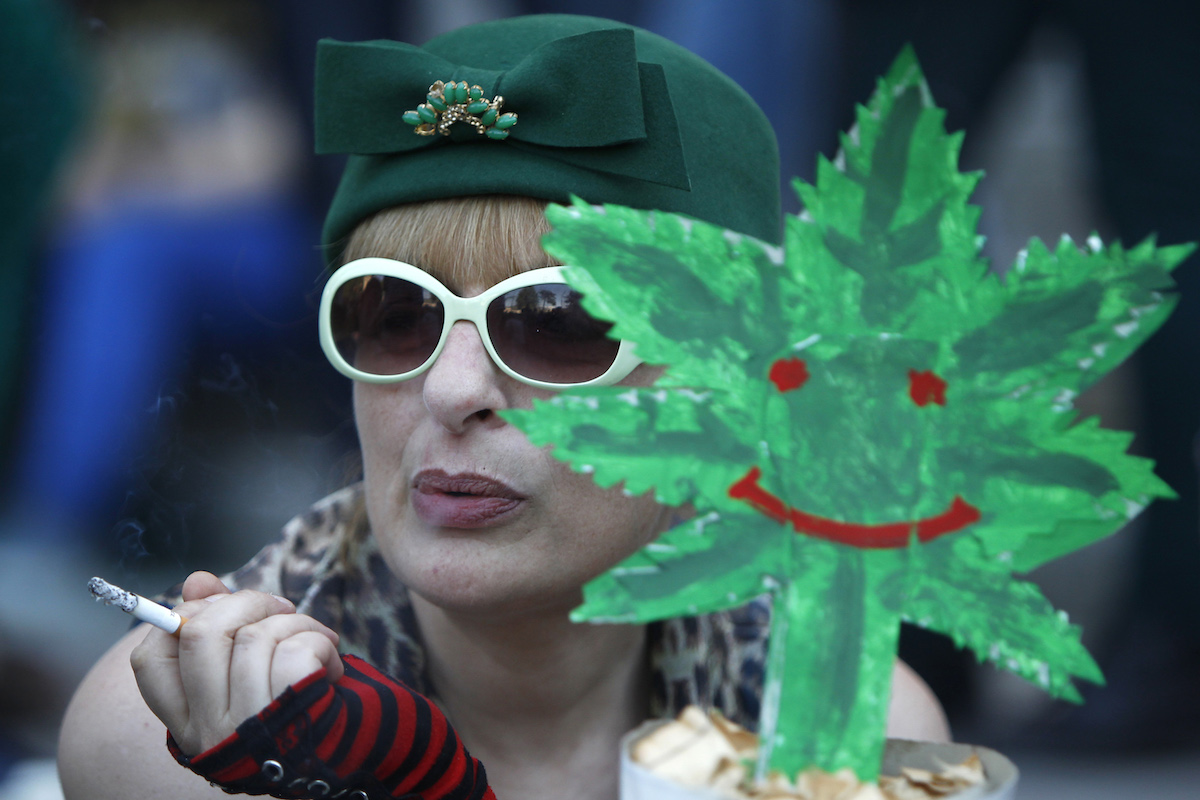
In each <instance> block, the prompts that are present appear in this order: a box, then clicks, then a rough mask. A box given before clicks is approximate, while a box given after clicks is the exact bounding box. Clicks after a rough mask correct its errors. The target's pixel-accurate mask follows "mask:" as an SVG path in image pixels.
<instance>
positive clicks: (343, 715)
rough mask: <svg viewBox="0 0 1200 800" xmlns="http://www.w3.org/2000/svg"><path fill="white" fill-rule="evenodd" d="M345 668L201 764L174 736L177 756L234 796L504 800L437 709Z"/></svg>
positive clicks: (270, 712) (349, 659)
mask: <svg viewBox="0 0 1200 800" xmlns="http://www.w3.org/2000/svg"><path fill="white" fill-rule="evenodd" d="M342 660H343V662H344V663H345V665H346V672H345V675H344V676H343V677H342V678H341V680H339V681H337V682H336V683H330V682H329V681H327V680H325V671H324V670H320V671H318V672H315V673H313V674H312V675H310V676H308V677H307V678H305V679H304V680H302V681H300V682H299V683H296V684H294V685H292V686H290V687H288V689H287V690H286V691H285V692H284V693H283V694H281V695H280V696H279V697H277V698H275V700H273V701H272V702H271V704H270V705H268V706H267V707H266V708H264V709H263V710H262V711H261V712H259V713H258V714H257V715H255V716H253V717H251V718H250V719H248V720H246V721H245V722H243V723H242V724H241V725H239V726H238V728H237V730H236V731H234V732H233V733H232V734H231V735H230V736H229V737H228V738H227V739H225V740H224V741H223V742H221V743H220V744H218V745H216V746H215V747H213V748H211V749H209V750H206V751H205V752H203V753H201V754H200V755H198V756H196V757H195V758H191V759H189V758H187V757H186V756H184V755H183V754H182V753H181V752H180V751H179V748H178V746H177V745H176V744H175V742H174V740H173V739H171V738H170V737H168V742H167V744H168V746H169V747H170V748H171V753H172V755H174V756H175V758H176V760H178V761H179V762H180V763H181V764H183V765H185V766H187V767H188V768H189V769H191V770H192V771H194V772H196V773H198V774H199V775H201V776H203V777H205V778H208V779H209V780H210V781H211V782H213V783H215V784H217V785H219V786H221V787H222V788H223V789H224V790H225V791H226V792H229V793H231V794H234V793H237V794H258V795H262V794H269V795H272V796H274V797H282V798H300V797H329V798H334V797H342V798H346V800H375V799H376V798H412V799H413V800H416V799H417V798H420V800H495V795H494V794H493V793H492V790H491V788H490V787H489V786H488V782H487V773H486V772H485V771H484V768H483V765H482V764H480V763H479V761H477V760H476V759H474V758H472V757H471V754H470V753H468V752H467V750H466V748H465V747H463V744H462V741H461V740H460V739H459V738H458V735H457V734H456V733H455V732H454V729H453V728H452V727H450V724H449V722H448V721H447V720H446V717H445V715H444V714H442V712H441V710H440V709H438V707H437V706H436V705H434V704H433V703H432V702H431V701H430V700H429V699H428V698H426V697H424V696H422V695H420V694H417V693H416V692H414V691H412V690H411V689H409V688H408V687H406V686H405V685H404V684H402V683H400V682H398V681H396V680H394V679H393V678H390V677H388V676H387V675H384V674H383V673H382V672H380V671H379V670H377V669H375V668H374V667H372V666H371V665H370V664H368V663H367V662H365V661H363V660H362V659H360V658H356V657H354V656H345V657H344V658H343V659H342Z"/></svg>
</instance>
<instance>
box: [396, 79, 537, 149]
mask: <svg viewBox="0 0 1200 800" xmlns="http://www.w3.org/2000/svg"><path fill="white" fill-rule="evenodd" d="M503 105H504V98H503V97H501V96H500V95H496V96H495V97H494V98H492V99H491V100H485V99H483V88H482V87H480V86H472V87H470V88H467V82H466V81H459V82H457V83H455V82H454V81H450V82H449V83H445V82H443V81H437V82H436V83H434V84H433V85H432V86H430V87H429V94H428V95H426V97H425V102H424V103H421V105H419V106H417V110H416V111H405V112H404V117H403V119H404V121H405V122H407V123H408V124H409V125H414V126H416V131H415V133H416V134H418V135H419V136H433V135H434V134H435V133H440V134H441V135H442V136H449V135H450V126H451V125H453V124H454V123H456V122H465V123H467V124H468V125H471V126H472V127H474V128H475V130H477V131H479V133H481V134H483V135H484V136H487V137H488V138H489V139H506V138H508V129H509V128H511V127H512V126H513V125H516V124H517V115H516V114H512V113H506V114H501V113H500V108H501V106H503Z"/></svg>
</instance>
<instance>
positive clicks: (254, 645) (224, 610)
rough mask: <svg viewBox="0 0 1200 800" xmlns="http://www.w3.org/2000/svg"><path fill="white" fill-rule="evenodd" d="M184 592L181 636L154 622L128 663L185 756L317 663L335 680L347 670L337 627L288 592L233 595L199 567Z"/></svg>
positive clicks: (225, 734) (205, 745) (224, 732)
mask: <svg viewBox="0 0 1200 800" xmlns="http://www.w3.org/2000/svg"><path fill="white" fill-rule="evenodd" d="M183 599H184V602H183V603H182V604H180V605H179V606H178V607H177V608H176V611H178V612H179V613H180V614H182V615H183V616H184V617H186V618H187V620H188V621H187V624H185V625H184V626H183V628H182V629H181V630H180V632H179V638H175V637H174V636H171V635H169V634H167V633H164V632H163V631H160V630H158V629H151V630H150V631H149V632H148V633H147V634H146V638H145V640H143V641H142V643H141V644H140V645H138V646H137V648H135V649H134V651H133V653H132V654H131V656H130V663H131V664H132V665H133V671H134V675H135V677H136V678H137V684H138V689H139V690H140V691H141V693H142V697H143V698H145V700H146V704H147V705H148V706H149V707H150V710H151V711H153V712H154V714H155V716H157V717H158V718H159V719H160V720H162V722H163V724H164V725H166V726H167V729H168V730H170V732H171V735H172V736H173V737H174V738H175V741H176V743H177V744H178V745H179V747H180V749H181V750H182V751H183V752H184V753H185V754H186V755H188V756H194V755H197V754H198V753H201V752H203V751H205V750H207V749H209V748H210V747H212V746H214V745H216V744H218V743H219V742H221V741H222V740H223V739H225V738H226V737H228V736H229V735H230V734H231V733H233V731H234V729H235V728H236V727H237V726H238V725H239V724H240V723H242V722H243V721H245V720H246V719H247V718H249V717H252V716H254V715H255V714H257V713H258V712H259V711H261V710H262V709H263V708H264V707H265V706H266V705H267V704H269V703H270V702H271V700H273V699H274V698H275V697H276V696H278V695H279V694H280V693H282V692H283V691H284V690H285V689H286V688H287V687H288V686H290V685H291V684H293V683H296V682H297V681H299V680H300V679H302V678H304V677H306V676H308V675H311V674H312V673H314V672H316V671H317V670H319V669H322V668H323V669H325V670H326V677H327V679H328V680H330V681H337V680H339V679H340V678H341V677H342V670H343V668H342V661H341V659H340V658H339V656H338V652H337V641H338V636H337V634H336V633H334V632H333V631H332V630H330V629H329V628H327V627H326V626H324V625H322V624H321V623H320V622H317V621H316V620H315V619H313V618H312V617H309V616H307V615H304V614H297V613H295V611H296V609H295V606H293V605H292V604H291V603H290V602H289V601H287V600H284V599H283V598H280V597H276V596H274V595H270V594H265V593H263V592H255V591H248V590H246V591H240V592H236V593H232V594H231V593H230V592H229V590H228V589H227V588H226V587H225V586H224V585H223V584H222V583H221V581H220V580H218V579H217V577H216V576H215V575H212V574H211V573H207V572H195V573H192V575H190V576H189V577H188V579H187V581H186V582H184V584H183Z"/></svg>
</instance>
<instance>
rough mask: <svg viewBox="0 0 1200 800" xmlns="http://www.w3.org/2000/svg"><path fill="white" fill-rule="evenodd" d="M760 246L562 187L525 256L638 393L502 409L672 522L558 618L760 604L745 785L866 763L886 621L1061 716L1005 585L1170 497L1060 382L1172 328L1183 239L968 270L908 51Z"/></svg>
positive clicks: (949, 186) (944, 159)
mask: <svg viewBox="0 0 1200 800" xmlns="http://www.w3.org/2000/svg"><path fill="white" fill-rule="evenodd" d="M856 120H857V122H856V124H855V126H854V128H853V129H852V130H851V131H849V132H848V133H846V134H845V135H844V136H843V137H842V140H841V141H842V149H841V151H840V152H839V153H838V155H837V157H836V158H834V159H833V160H825V159H822V160H821V161H820V162H819V163H818V169H817V179H816V183H815V184H814V185H807V184H804V183H797V185H796V187H797V191H798V193H799V195H800V198H801V200H802V201H803V203H804V211H803V212H802V213H801V214H800V215H799V216H796V217H789V218H788V219H787V220H786V221H785V223H786V229H785V240H784V247H783V249H782V250H780V249H779V248H774V247H771V246H769V245H766V244H763V243H761V242H758V241H755V240H753V239H750V238H748V237H745V236H742V235H739V234H735V233H731V232H730V231H727V230H724V229H721V228H717V227H715V226H712V225H709V224H707V223H704V222H700V221H697V220H692V219H686V218H683V217H679V216H676V215H672V214H667V213H662V212H654V211H640V210H634V209H629V208H622V207H616V206H605V207H603V208H596V207H592V206H589V205H587V204H585V203H583V202H581V201H578V200H576V201H575V202H573V204H572V205H570V206H567V207H551V208H550V209H549V210H548V212H547V214H548V217H549V219H550V222H551V224H552V226H553V230H552V231H551V233H549V234H548V235H547V236H546V238H545V246H546V248H547V249H548V250H549V251H550V252H551V253H552V254H553V255H555V256H556V257H557V258H559V259H561V260H562V261H563V262H564V263H568V264H572V265H574V267H575V268H574V269H572V270H571V271H570V273H569V280H571V281H572V282H573V283H574V284H575V285H576V286H577V288H579V290H580V291H581V292H583V294H584V296H585V297H584V303H585V305H586V307H587V308H588V309H589V311H590V312H591V313H593V314H595V315H596V316H598V317H601V318H604V319H606V320H611V321H612V322H613V323H614V329H613V332H612V335H614V336H616V337H621V338H625V339H628V340H631V341H632V342H634V343H635V344H636V345H637V348H638V353H639V355H641V356H642V357H643V358H644V359H645V360H646V361H648V362H651V363H655V364H661V365H663V366H665V373H664V374H663V375H662V377H661V378H660V379H659V380H658V382H657V384H656V385H655V386H654V387H652V388H649V389H630V388H625V387H609V388H605V389H578V390H572V391H567V392H563V393H561V394H560V395H558V396H556V397H554V398H553V399H551V400H549V401H546V402H541V403H538V404H537V405H536V406H535V408H534V409H532V410H529V411H508V412H505V416H506V418H507V419H509V420H511V421H512V422H514V424H517V425H519V426H520V427H521V428H523V429H524V430H525V431H526V432H527V433H528V434H529V436H530V438H531V439H532V440H533V441H534V442H536V443H537V444H539V445H552V446H553V448H554V449H553V452H554V453H555V455H556V456H558V457H560V458H563V459H564V460H566V461H568V462H569V463H570V464H571V466H572V467H573V468H574V469H577V470H581V471H590V472H592V473H593V474H594V475H595V477H596V480H597V481H598V482H599V483H600V484H602V485H604V486H611V485H615V484H617V483H619V482H622V481H623V482H624V484H625V487H626V489H628V490H629V491H632V492H635V493H641V492H644V491H650V490H653V491H655V492H656V494H657V497H658V498H659V500H660V501H661V502H663V503H666V504H669V505H679V504H683V503H689V504H690V507H691V508H694V509H695V514H696V516H695V517H694V518H693V519H692V520H691V521H688V522H684V523H682V524H680V525H677V526H676V527H675V528H673V529H672V530H670V531H668V532H667V533H666V534H664V535H663V536H662V537H661V538H660V539H659V540H658V541H656V542H655V543H653V544H651V545H649V546H648V547H646V548H645V549H643V550H642V551H640V552H638V553H636V554H634V555H633V556H631V557H630V558H628V559H627V560H626V561H624V562H622V563H621V564H619V565H617V566H616V567H615V568H613V569H612V570H610V571H609V572H608V573H606V574H605V575H603V576H601V577H600V578H598V579H596V580H595V581H594V582H592V583H591V584H589V585H588V586H587V587H585V603H584V605H583V606H582V607H581V608H580V609H578V610H577V611H576V612H575V615H574V616H575V618H576V619H592V620H606V621H631V622H635V621H647V620H654V619H661V618H664V617H669V616H676V615H686V614H695V613H703V612H706V611H712V610H716V609H721V608H728V607H732V606H735V605H737V604H741V603H744V602H746V601H747V600H748V599H749V598H751V597H753V596H754V595H756V594H759V593H765V594H769V595H770V596H771V597H772V600H773V606H774V607H773V612H772V614H773V616H772V628H771V643H770V653H769V656H768V665H767V680H766V697H765V699H764V708H763V718H762V720H761V721H760V733H761V735H762V737H763V742H764V747H763V757H762V762H761V763H760V775H761V774H764V773H765V771H766V770H767V769H779V770H783V771H785V772H788V773H795V772H796V771H797V770H799V769H802V768H805V767H808V766H812V765H816V766H820V767H822V768H825V769H837V768H840V767H847V766H848V767H851V768H852V769H854V770H855V772H857V773H858V775H859V776H860V777H862V778H866V779H870V778H873V777H874V776H875V775H876V774H877V772H878V765H879V755H880V752H881V748H882V745H883V741H884V726H885V722H886V715H887V705H888V693H889V690H890V689H889V687H890V675H891V667H892V662H893V660H894V657H895V647H896V640H897V636H898V629H899V624H900V622H901V621H902V620H911V621H913V622H914V623H916V624H919V625H923V626H925V627H927V628H930V629H932V630H937V631H941V632H942V633H945V634H947V635H948V636H950V637H951V638H952V639H953V640H954V641H955V642H957V643H958V644H960V645H962V646H964V647H968V648H970V649H971V650H973V651H974V652H975V653H976V654H977V655H978V656H979V657H980V658H981V659H982V660H987V661H990V662H992V663H994V664H996V665H997V666H998V667H1000V668H1002V669H1008V670H1012V671H1013V672H1015V673H1017V674H1019V675H1021V676H1023V677H1024V678H1026V679H1028V680H1030V681H1032V682H1034V683H1035V684H1037V685H1040V686H1042V687H1043V688H1045V689H1047V690H1048V691H1050V692H1051V693H1053V694H1055V695H1057V696H1060V697H1065V698H1067V699H1078V692H1077V690H1076V688H1075V687H1074V686H1073V684H1072V680H1073V679H1074V678H1082V679H1085V680H1090V681H1099V680H1100V679H1101V677H1100V674H1099V672H1098V670H1097V669H1096V665H1095V663H1094V662H1093V661H1092V659H1091V658H1090V656H1088V655H1087V653H1086V651H1085V650H1084V649H1083V647H1082V645H1081V644H1080V638H1079V631H1078V629H1076V628H1075V627H1073V626H1072V625H1070V623H1069V622H1068V621H1067V620H1066V619H1065V618H1064V617H1063V616H1062V615H1061V614H1059V613H1058V612H1056V611H1054V609H1053V608H1052V607H1051V606H1050V604H1049V603H1048V602H1047V601H1046V600H1045V598H1043V597H1042V595H1041V593H1040V592H1039V591H1038V590H1037V588H1036V587H1034V586H1033V585H1032V584H1029V583H1027V582H1024V581H1021V580H1019V579H1018V578H1017V577H1015V576H1016V574H1017V573H1020V572H1023V571H1026V570H1029V569H1032V568H1033V567H1035V566H1038V565H1040V564H1042V563H1045V562H1046V561H1048V560H1050V559H1052V558H1056V557H1058V556H1060V555H1062V554H1064V553H1067V552H1069V551H1071V550H1073V549H1076V548H1078V547H1081V546H1083V545H1085V544H1088V543H1089V542H1092V541H1095V540H1096V539H1098V538H1100V537H1103V536H1106V535H1108V534H1110V533H1112V532H1114V531H1115V530H1117V529H1118V528H1119V527H1120V526H1121V525H1123V524H1124V523H1125V522H1127V521H1128V520H1129V519H1131V518H1132V517H1133V516H1135V515H1136V514H1137V513H1138V512H1139V511H1140V510H1141V509H1142V508H1144V507H1145V506H1146V505H1147V504H1148V503H1149V502H1151V501H1152V500H1153V499H1154V498H1156V497H1168V496H1170V494H1171V491H1170V489H1169V488H1168V487H1166V486H1165V485H1164V484H1163V483H1162V482H1161V481H1159V480H1158V479H1157V478H1156V477H1155V476H1154V474H1153V472H1152V471H1151V465H1150V463H1149V462H1147V461H1145V460H1144V459H1140V458H1136V457H1133V456H1130V455H1128V454H1127V453H1126V449H1127V448H1128V445H1129V439H1130V437H1129V436H1128V435H1127V434H1122V433H1117V432H1113V431H1106V430H1103V429H1101V428H1100V427H1099V426H1098V424H1097V423H1096V421H1095V420H1080V419H1078V414H1077V412H1076V409H1075V406H1074V400H1075V398H1076V396H1077V395H1078V393H1079V392H1080V391H1082V390H1084V389H1085V388H1087V387H1088V386H1090V385H1091V384H1092V383H1094V382H1095V381H1096V380H1097V379H1098V378H1099V377H1101V376H1102V375H1104V374H1105V373H1106V372H1108V371H1110V370H1111V369H1113V368H1114V367H1115V366H1116V365H1117V364H1118V363H1120V362H1121V361H1122V360H1123V359H1124V358H1126V357H1128V356H1129V354H1130V353H1132V352H1133V350H1134V349H1135V348H1136V347H1137V346H1138V345H1139V344H1140V343H1141V342H1143V341H1144V340H1145V338H1146V337H1147V336H1149V335H1150V334H1151V333H1152V332H1153V331H1154V330H1155V329H1156V328H1157V327H1158V326H1159V325H1160V324H1161V323H1162V322H1163V320H1165V319H1166V317H1167V315H1168V314H1169V313H1170V311H1171V308H1172V307H1173V305H1174V298H1173V297H1172V295H1171V293H1170V291H1171V287H1172V285H1173V284H1172V282H1171V278H1170V275H1169V273H1170V270H1171V269H1173V268H1174V267H1175V266H1176V265H1177V264H1179V263H1180V262H1181V261H1182V260H1183V258H1185V257H1186V256H1187V255H1188V253H1190V251H1191V248H1190V246H1172V247H1159V246H1157V245H1156V244H1155V242H1154V241H1153V240H1148V241H1146V242H1142V243H1140V244H1137V245H1135V246H1133V247H1129V248H1126V247H1123V246H1122V245H1120V244H1110V245H1107V246H1106V245H1103V244H1101V243H1100V242H1099V241H1098V240H1097V239H1096V237H1091V238H1089V240H1088V241H1087V242H1086V243H1085V245H1084V246H1082V247H1080V246H1078V245H1076V244H1075V243H1074V242H1072V241H1071V240H1069V239H1063V240H1061V241H1059V242H1058V243H1057V244H1056V245H1055V246H1054V247H1053V248H1049V247H1046V246H1045V245H1043V244H1042V243H1040V242H1037V241H1034V242H1031V244H1030V245H1029V247H1028V249H1027V250H1026V251H1024V252H1023V253H1022V254H1021V256H1020V257H1019V258H1018V259H1017V263H1016V264H1015V265H1014V266H1013V267H1012V268H1011V269H1010V270H1008V271H1007V273H1006V276H1005V278H1004V279H1003V280H1001V279H1000V278H998V277H997V276H996V275H995V274H994V273H993V272H992V271H990V270H989V268H988V265H987V263H986V262H985V260H984V259H983V258H982V256H981V255H980V246H981V240H980V237H979V235H978V232H977V228H976V225H977V221H978V217H979V213H978V209H976V208H974V207H972V206H971V205H969V204H968V198H969V196H970V194H971V192H972V190H973V189H974V187H975V185H976V183H977V182H978V180H979V176H978V175H976V174H963V173H960V172H958V169H957V160H958V152H959V148H960V145H961V136H959V135H950V134H947V133H946V132H945V130H944V127H943V114H942V112H941V111H940V110H939V109H937V108H936V107H934V105H933V103H932V100H931V98H930V96H929V91H928V88H927V86H926V85H925V82H924V80H923V78H922V76H921V73H920V70H919V68H918V66H917V63H916V59H915V57H914V56H913V54H912V52H911V51H908V50H906V51H904V52H903V53H901V55H900V56H899V57H898V58H897V60H896V62H895V63H894V65H893V66H892V68H891V70H890V71H889V73H888V74H887V76H885V77H884V78H883V79H882V80H881V81H880V83H879V87H878V90H877V91H876V93H875V94H874V96H873V97H872V98H871V100H870V102H869V103H868V104H867V105H866V106H864V107H861V108H859V109H858V111H857V115H856Z"/></svg>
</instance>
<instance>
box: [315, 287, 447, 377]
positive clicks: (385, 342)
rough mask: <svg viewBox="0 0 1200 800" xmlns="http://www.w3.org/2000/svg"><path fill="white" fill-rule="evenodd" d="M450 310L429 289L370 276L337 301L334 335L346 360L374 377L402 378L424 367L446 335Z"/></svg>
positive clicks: (332, 320) (342, 291)
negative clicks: (445, 325)
mask: <svg viewBox="0 0 1200 800" xmlns="http://www.w3.org/2000/svg"><path fill="white" fill-rule="evenodd" d="M444 318H445V309H444V308H443V307H442V304H441V302H440V301H439V300H438V299H437V298H436V297H435V296H434V295H433V294H432V293H431V292H429V291H428V290H427V289H424V288H422V287H420V286H417V285H416V284H415V283H411V282H409V281H406V280H403V279H401V278H392V277H388V276H386V275H365V276H363V277H361V278H354V279H353V280H350V281H347V282H346V283H344V284H342V285H341V286H340V287H339V288H338V290H337V292H336V293H335V294H334V296H333V305H332V309H331V311H330V319H329V323H330V330H331V331H332V333H333V341H334V343H335V344H336V345H337V349H338V352H339V353H341V354H342V358H344V359H346V361H347V362H348V363H349V364H350V365H352V366H354V367H355V368H357V369H360V370H362V371H363V372H368V373H370V374H372V375H400V374H402V373H405V372H409V371H411V370H414V369H416V368H417V367H419V366H421V365H422V364H424V363H425V361H426V360H427V359H428V358H429V357H430V356H431V355H433V351H434V350H435V349H437V344H438V340H439V339H440V338H441V336H442V323H443V319H444Z"/></svg>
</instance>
